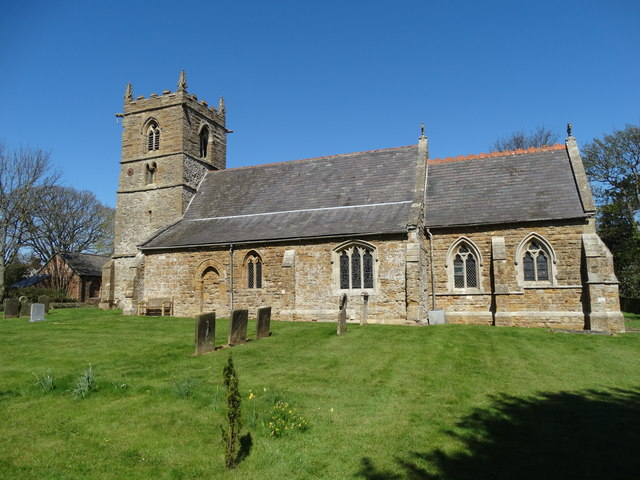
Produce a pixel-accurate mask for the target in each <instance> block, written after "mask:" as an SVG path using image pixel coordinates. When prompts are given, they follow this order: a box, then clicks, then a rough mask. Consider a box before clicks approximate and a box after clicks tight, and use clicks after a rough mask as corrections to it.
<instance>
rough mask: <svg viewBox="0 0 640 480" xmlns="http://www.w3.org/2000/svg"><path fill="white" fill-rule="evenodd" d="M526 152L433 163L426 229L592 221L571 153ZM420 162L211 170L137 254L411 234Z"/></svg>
mask: <svg viewBox="0 0 640 480" xmlns="http://www.w3.org/2000/svg"><path fill="white" fill-rule="evenodd" d="M523 152H524V151H520V152H517V153H516V152H505V153H504V154H491V155H484V156H470V157H461V158H458V159H443V160H434V161H430V162H429V167H428V181H427V191H426V199H425V221H426V225H427V226H428V227H450V226H465V225H466V226H469V225H481V224H500V223H513V222H523V221H536V220H558V219H569V218H583V217H585V213H584V211H583V209H582V203H581V201H580V197H579V195H578V190H577V187H576V182H575V179H574V177H573V173H572V170H571V164H570V161H569V158H568V155H567V152H566V150H565V148H564V146H563V145H562V146H561V145H558V146H553V147H547V148H543V149H538V150H536V151H527V152H524V153H523ZM485 157H486V158H485ZM417 159H418V148H417V146H416V145H413V146H409V147H399V148H392V149H387V150H376V151H370V152H360V153H351V154H345V155H335V156H330V157H321V158H315V159H308V160H298V161H293V162H283V163H276V164H267V165H257V166H253V167H242V168H235V169H227V170H220V171H212V172H209V173H208V174H207V175H206V176H205V178H204V179H203V181H202V183H201V185H200V187H199V189H198V193H197V194H196V195H195V196H194V198H193V200H192V202H191V204H190V205H189V207H188V208H187V210H186V212H185V214H184V217H183V218H182V220H180V221H178V222H177V223H175V224H173V225H171V226H169V227H167V228H165V229H164V230H162V231H160V232H158V233H156V234H155V236H153V237H152V238H150V239H149V240H147V241H146V242H145V243H144V244H143V245H141V246H140V248H141V249H142V250H148V249H164V248H178V247H189V246H201V245H216V244H227V243H243V242H244V243H251V242H259V241H276V240H291V239H296V238H313V237H329V236H356V235H366V234H385V233H401V232H406V231H407V224H408V222H409V211H410V207H411V203H412V201H413V198H414V188H415V184H416V174H417V173H416V165H417Z"/></svg>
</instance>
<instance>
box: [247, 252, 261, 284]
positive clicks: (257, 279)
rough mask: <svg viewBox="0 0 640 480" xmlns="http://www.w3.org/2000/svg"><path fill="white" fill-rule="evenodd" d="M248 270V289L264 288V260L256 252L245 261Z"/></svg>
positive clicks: (250, 254)
mask: <svg viewBox="0 0 640 480" xmlns="http://www.w3.org/2000/svg"><path fill="white" fill-rule="evenodd" d="M245 266H246V269H247V288H262V259H261V258H260V255H258V254H257V253H256V252H251V253H249V254H248V255H247V258H246V260H245Z"/></svg>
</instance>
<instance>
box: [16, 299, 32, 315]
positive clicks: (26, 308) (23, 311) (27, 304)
mask: <svg viewBox="0 0 640 480" xmlns="http://www.w3.org/2000/svg"><path fill="white" fill-rule="evenodd" d="M31 305H32V302H31V301H29V299H28V298H27V297H20V314H19V315H18V316H19V317H29V316H31Z"/></svg>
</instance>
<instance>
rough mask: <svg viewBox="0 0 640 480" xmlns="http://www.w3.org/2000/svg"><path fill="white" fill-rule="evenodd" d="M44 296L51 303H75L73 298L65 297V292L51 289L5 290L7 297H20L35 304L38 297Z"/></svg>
mask: <svg viewBox="0 0 640 480" xmlns="http://www.w3.org/2000/svg"><path fill="white" fill-rule="evenodd" d="M41 295H46V296H48V297H49V299H50V300H51V302H77V300H75V299H73V298H69V297H67V294H66V292H60V291H58V290H53V289H51V288H39V287H24V288H10V289H8V290H7V294H6V296H7V297H11V298H20V297H22V296H24V297H27V298H28V299H29V301H31V302H37V301H38V297H40V296H41Z"/></svg>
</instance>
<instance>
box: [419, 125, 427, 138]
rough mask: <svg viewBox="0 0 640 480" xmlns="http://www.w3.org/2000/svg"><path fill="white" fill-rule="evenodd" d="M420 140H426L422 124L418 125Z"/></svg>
mask: <svg viewBox="0 0 640 480" xmlns="http://www.w3.org/2000/svg"><path fill="white" fill-rule="evenodd" d="M420 138H426V137H425V136H424V122H422V123H421V124H420Z"/></svg>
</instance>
